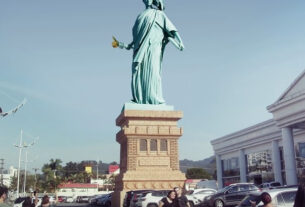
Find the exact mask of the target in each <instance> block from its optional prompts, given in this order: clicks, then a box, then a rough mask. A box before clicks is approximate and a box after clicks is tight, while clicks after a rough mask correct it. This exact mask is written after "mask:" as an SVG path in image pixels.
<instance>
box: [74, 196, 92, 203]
mask: <svg viewBox="0 0 305 207" xmlns="http://www.w3.org/2000/svg"><path fill="white" fill-rule="evenodd" d="M76 203H89V196H77V197H76Z"/></svg>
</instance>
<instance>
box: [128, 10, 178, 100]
mask: <svg viewBox="0 0 305 207" xmlns="http://www.w3.org/2000/svg"><path fill="white" fill-rule="evenodd" d="M172 31H177V29H176V28H175V26H174V25H173V24H172V22H171V21H170V20H169V19H168V18H167V16H166V15H165V13H164V12H163V11H160V10H156V9H146V10H145V11H143V12H142V13H141V14H140V15H139V16H138V17H137V20H136V22H135V25H134V27H133V43H134V53H133V63H132V81H131V88H132V96H133V100H132V101H133V102H135V103H139V104H155V105H156V104H163V103H165V100H164V99H163V95H162V84H161V72H162V67H161V65H162V59H163V53H164V48H165V46H166V44H167V43H168V34H170V32H172Z"/></svg>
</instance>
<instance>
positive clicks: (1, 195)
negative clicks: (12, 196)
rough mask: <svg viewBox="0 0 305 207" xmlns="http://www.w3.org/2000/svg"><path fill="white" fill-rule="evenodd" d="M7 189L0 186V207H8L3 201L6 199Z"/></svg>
mask: <svg viewBox="0 0 305 207" xmlns="http://www.w3.org/2000/svg"><path fill="white" fill-rule="evenodd" d="M7 193H8V189H7V188H6V187H4V186H0V207H10V206H9V205H8V204H7V203H5V200H6V198H7Z"/></svg>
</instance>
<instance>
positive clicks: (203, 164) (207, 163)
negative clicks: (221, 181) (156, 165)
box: [180, 156, 216, 175]
mask: <svg viewBox="0 0 305 207" xmlns="http://www.w3.org/2000/svg"><path fill="white" fill-rule="evenodd" d="M188 168H204V169H205V170H206V171H207V172H208V173H210V174H211V175H213V174H214V173H215V170H216V159H215V156H211V157H209V158H206V159H203V160H198V161H193V160H188V159H184V160H180V170H181V171H182V172H186V170H187V169H188Z"/></svg>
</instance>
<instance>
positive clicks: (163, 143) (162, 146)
mask: <svg viewBox="0 0 305 207" xmlns="http://www.w3.org/2000/svg"><path fill="white" fill-rule="evenodd" d="M160 151H162V152H164V151H167V140H166V139H161V142H160Z"/></svg>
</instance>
